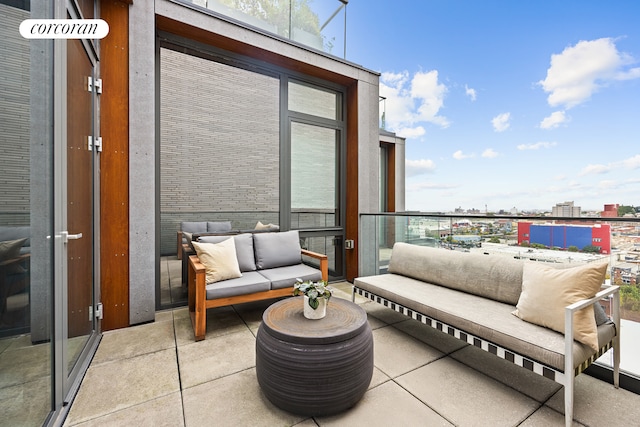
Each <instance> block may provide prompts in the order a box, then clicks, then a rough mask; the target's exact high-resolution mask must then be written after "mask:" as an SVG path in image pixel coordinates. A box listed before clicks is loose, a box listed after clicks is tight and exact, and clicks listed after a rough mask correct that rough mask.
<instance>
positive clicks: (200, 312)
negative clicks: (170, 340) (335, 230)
mask: <svg viewBox="0 0 640 427" xmlns="http://www.w3.org/2000/svg"><path fill="white" fill-rule="evenodd" d="M228 239H233V241H234V245H233V246H234V248H235V252H236V259H237V262H238V269H239V270H240V274H241V276H240V277H234V278H230V279H226V280H221V281H216V282H211V281H209V283H207V273H208V270H209V271H210V270H211V267H212V265H213V267H215V260H214V262H209V264H212V265H209V266H208V265H205V264H207V261H205V260H204V259H203V260H201V259H200V257H203V256H204V255H203V253H202V252H200V251H202V250H203V248H202V247H201V246H200V245H201V244H204V245H220V244H221V243H222V242H225V241H227V240H228ZM198 240H199V241H198V242H194V243H193V244H194V246H195V250H196V251H198V254H197V255H191V256H189V263H188V269H189V270H188V284H187V286H188V295H189V313H190V315H191V323H192V325H193V331H194V335H195V340H196V341H200V340H203V339H204V338H205V334H206V329H207V325H206V319H207V313H206V311H207V309H208V308H214V307H222V306H227V305H232V304H241V303H245V302H250V301H260V300H265V299H271V298H279V297H285V296H290V295H292V294H293V285H294V284H295V283H296V280H297V279H298V278H300V279H302V280H313V281H319V280H325V281H326V280H328V279H329V263H328V258H327V256H326V255H324V254H319V253H315V252H312V251H308V250H305V249H301V247H300V239H299V235H298V231H297V230H292V231H285V232H261V233H241V234H235V235H210V236H201V237H199V238H198ZM206 248H207V247H204V249H206ZM213 249H214V250H219V249H218V248H217V246H216V247H214V248H213ZM303 256H304V257H309V258H313V259H315V260H317V263H318V267H319V268H316V267H315V266H310V265H307V264H305V263H304V262H303ZM214 269H215V268H214ZM236 276H237V275H236Z"/></svg>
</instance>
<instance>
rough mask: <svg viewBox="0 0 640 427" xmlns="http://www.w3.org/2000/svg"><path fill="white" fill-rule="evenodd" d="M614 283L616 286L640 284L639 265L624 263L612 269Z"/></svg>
mask: <svg viewBox="0 0 640 427" xmlns="http://www.w3.org/2000/svg"><path fill="white" fill-rule="evenodd" d="M612 271H613V283H614V284H616V285H622V284H625V285H637V284H638V283H640V267H639V264H637V263H631V262H622V263H619V264H616V265H614V266H613V267H612Z"/></svg>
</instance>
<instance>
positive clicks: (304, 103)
mask: <svg viewBox="0 0 640 427" xmlns="http://www.w3.org/2000/svg"><path fill="white" fill-rule="evenodd" d="M337 97H338V95H337V93H335V92H329V91H326V90H322V89H318V88H316V87H310V86H306V85H302V84H298V83H294V82H289V110H291V111H297V112H299V113H305V114H309V115H312V116H318V117H324V118H326V119H331V120H336V119H338V117H337V110H336V101H337Z"/></svg>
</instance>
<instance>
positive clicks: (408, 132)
mask: <svg viewBox="0 0 640 427" xmlns="http://www.w3.org/2000/svg"><path fill="white" fill-rule="evenodd" d="M395 132H396V134H398V135H400V136H402V137H403V138H418V137H420V136H422V135H424V134H425V133H427V131H426V130H425V128H423V127H422V126H416V127H406V128H399V129H396V130H395Z"/></svg>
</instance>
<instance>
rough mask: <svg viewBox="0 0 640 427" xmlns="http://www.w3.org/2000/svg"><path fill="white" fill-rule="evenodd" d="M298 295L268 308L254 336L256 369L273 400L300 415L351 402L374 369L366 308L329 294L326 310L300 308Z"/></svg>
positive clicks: (325, 411) (341, 408)
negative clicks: (319, 313)
mask: <svg viewBox="0 0 640 427" xmlns="http://www.w3.org/2000/svg"><path fill="white" fill-rule="evenodd" d="M303 301H304V299H303V297H296V298H287V299H285V300H282V301H279V302H277V303H275V304H273V305H272V306H270V307H269V308H267V309H266V310H265V312H264V314H263V315H262V324H261V325H260V328H259V329H258V334H257V337H256V372H257V376H258V383H259V384H260V387H261V388H262V391H263V393H264V394H265V395H266V396H267V398H268V399H269V400H270V401H271V402H272V403H273V404H275V405H276V406H278V407H280V408H282V409H284V410H287V411H289V412H292V413H295V414H300V415H309V416H316V415H331V414H336V413H338V412H341V411H344V410H345V409H348V408H350V407H352V406H353V405H355V404H356V403H357V402H358V401H359V400H360V399H361V398H362V395H364V393H365V391H367V388H368V387H369V383H370V382H371V376H372V375H373V335H372V334H371V328H370V327H369V322H367V314H366V312H365V311H364V310H363V309H362V308H361V307H359V306H358V305H356V304H354V303H352V302H350V301H347V300H344V299H339V298H331V300H330V301H329V305H328V306H327V315H326V317H324V318H323V319H319V320H310V319H307V318H305V317H304V315H303V314H302V309H303V306H302V304H303Z"/></svg>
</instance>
